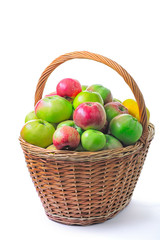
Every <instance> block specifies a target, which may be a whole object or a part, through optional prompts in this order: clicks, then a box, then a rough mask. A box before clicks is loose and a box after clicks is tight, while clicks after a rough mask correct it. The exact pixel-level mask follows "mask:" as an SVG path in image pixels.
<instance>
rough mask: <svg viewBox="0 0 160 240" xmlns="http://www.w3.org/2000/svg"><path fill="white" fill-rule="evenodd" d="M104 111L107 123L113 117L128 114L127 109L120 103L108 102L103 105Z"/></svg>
mask: <svg viewBox="0 0 160 240" xmlns="http://www.w3.org/2000/svg"><path fill="white" fill-rule="evenodd" d="M104 109H105V111H106V116H107V121H108V122H110V121H111V120H112V119H113V118H114V117H116V116H118V115H120V114H124V113H128V109H127V108H126V107H125V106H123V105H122V104H121V103H120V102H110V103H107V104H106V105H104Z"/></svg>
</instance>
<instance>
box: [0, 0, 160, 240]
mask: <svg viewBox="0 0 160 240" xmlns="http://www.w3.org/2000/svg"><path fill="white" fill-rule="evenodd" d="M158 4H159V1H158V0H157V1H156V0H152V1H148V0H145V1H143V0H137V1H136V0H134V1H127V0H126V1H125V0H121V1H115V0H113V1H107V0H106V1H102V0H99V1H94V0H92V1H89V0H85V1H83V0H81V1H71V0H67V1H65V0H63V1H62V0H59V1H54V0H52V1H48V0H46V1H41V0H39V1H34V0H32V1H30V0H28V1H22V0H21V1H18V0H14V1H11V0H10V1H9V0H8V1H7V0H6V1H1V2H0V24H1V28H0V73H1V74H0V82H1V84H0V98H1V101H0V103H1V105H0V114H1V116H0V121H1V123H0V129H1V131H0V141H1V143H0V146H1V159H0V161H1V164H0V169H1V170H0V183H1V185H0V190H1V191H0V194H1V196H0V201H1V203H0V208H1V210H0V218H1V225H0V226H1V231H0V235H3V236H2V237H1V239H4V240H5V239H16V240H20V239H24V240H25V239H31V240H32V239H39V240H41V239H60V240H61V239H70V240H72V239H76V240H78V239H92V240H94V239H107V240H110V239H112V240H113V239H123V240H128V239H136V240H143V239H145V240H158V239H160V187H159V185H160V175H159V171H160V170H159V169H160V153H159V147H160V145H159V143H160V136H159V133H160V108H159V106H160V104H159V98H160V87H159V86H160V85H159V80H160V71H159V69H160V35H159V30H160V14H159V5H158ZM79 50H86V51H91V52H95V53H99V54H102V55H104V56H106V57H109V58H111V59H113V60H114V61H116V62H118V63H119V64H120V65H122V66H123V67H124V68H125V69H126V70H127V71H128V72H129V73H130V74H131V75H132V76H133V78H134V79H135V80H136V82H137V83H138V85H139V87H140V89H141V91H142V92H143V95H144V98H145V101H146V105H147V107H148V108H149V110H150V113H151V119H150V120H151V122H152V123H154V125H155V127H156V135H155V138H154V140H153V142H152V144H151V147H150V149H149V153H148V155H147V159H146V162H145V164H144V167H143V170H142V173H141V176H140V179H139V181H138V184H137V186H136V189H135V191H134V194H133V198H132V201H131V203H130V204H129V206H128V207H127V208H125V209H124V210H123V211H122V212H121V213H119V214H118V215H117V216H116V217H115V218H113V219H112V220H109V221H106V222H105V223H102V224H97V225H92V226H86V227H80V226H67V225H63V224H59V223H56V222H52V221H50V220H48V218H47V217H46V215H45V213H44V210H43V208H42V205H41V202H40V200H39V197H38V195H37V193H36V190H35V188H34V186H33V183H32V181H31V178H30V176H29V173H28V170H27V167H26V164H25V159H24V156H23V153H22V150H21V148H20V145H19V142H18V137H19V132H20V130H21V128H22V126H23V124H24V118H25V115H26V114H27V113H28V112H29V111H31V110H33V107H34V92H35V88H36V84H37V81H38V79H39V77H40V75H41V73H42V71H43V70H44V69H45V68H46V67H47V66H48V65H49V63H50V62H51V61H52V60H54V59H55V58H56V57H58V56H59V55H61V54H64V53H67V52H72V51H79ZM64 77H73V78H76V79H78V80H79V81H80V82H81V83H82V84H85V83H87V84H91V83H101V84H103V85H105V86H106V87H108V88H110V89H111V91H112V93H113V96H114V97H116V98H119V99H121V100H122V101H123V100H125V99H127V98H133V95H132V93H131V91H130V89H129V88H128V87H127V85H126V84H125V83H124V81H123V79H122V78H121V77H120V76H119V75H118V74H117V73H116V72H114V71H113V70H112V69H110V68H108V67H107V66H105V65H102V64H100V63H96V62H93V61H89V60H72V61H69V62H67V63H65V64H63V65H61V66H60V67H59V68H57V69H56V70H55V72H54V73H53V74H52V75H51V76H50V78H49V79H48V82H47V84H46V88H45V92H44V93H50V92H52V91H54V90H55V87H56V84H57V82H58V81H59V80H61V79H62V78H64Z"/></svg>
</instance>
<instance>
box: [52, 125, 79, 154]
mask: <svg viewBox="0 0 160 240" xmlns="http://www.w3.org/2000/svg"><path fill="white" fill-rule="evenodd" d="M79 143H80V135H79V133H78V131H77V130H76V129H75V128H73V127H70V126H62V127H60V128H57V130H56V131H55V133H54V134H53V144H54V146H55V147H56V148H57V149H58V150H60V149H68V150H74V149H76V148H77V147H78V145H79Z"/></svg>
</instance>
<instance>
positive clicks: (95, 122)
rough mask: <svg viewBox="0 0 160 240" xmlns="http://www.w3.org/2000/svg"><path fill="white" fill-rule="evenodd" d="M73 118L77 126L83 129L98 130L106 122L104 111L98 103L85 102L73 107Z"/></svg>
mask: <svg viewBox="0 0 160 240" xmlns="http://www.w3.org/2000/svg"><path fill="white" fill-rule="evenodd" d="M73 120H74V122H75V124H76V125H77V126H78V127H80V128H82V129H84V130H88V129H95V130H100V129H102V128H103V127H104V125H105V123H106V113H105V110H104V107H103V106H102V105H101V104H100V103H98V102H85V103H81V104H80V105H79V106H78V107H77V108H76V109H75V111H74V114H73Z"/></svg>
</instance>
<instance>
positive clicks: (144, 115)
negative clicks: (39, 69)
mask: <svg viewBox="0 0 160 240" xmlns="http://www.w3.org/2000/svg"><path fill="white" fill-rule="evenodd" d="M75 58H82V59H90V60H94V61H97V62H101V63H103V64H105V65H107V66H109V67H111V68H112V69H113V70H115V71H116V72H117V73H119V75H120V76H121V77H122V78H123V79H124V81H125V82H126V83H127V84H128V86H129V87H130V89H131V91H132V92H133V94H134V96H135V99H136V101H137V104H138V107H139V115H140V122H141V124H142V126H143V134H142V137H141V141H142V142H145V140H146V138H147V136H148V122H147V113H146V106H145V102H144V98H143V95H142V93H141V91H140V89H139V87H138V85H137V84H136V82H135V81H134V79H133V78H132V77H131V75H130V74H129V73H128V72H127V71H126V70H125V69H124V68H123V67H121V66H120V65H119V64H118V63H116V62H114V61H112V60H111V59H109V58H106V57H104V56H102V55H99V54H95V53H90V52H87V51H79V52H71V53H67V54H64V55H61V56H60V57H58V58H56V59H55V60H54V61H53V62H52V63H51V64H50V65H49V66H48V67H47V68H46V69H45V70H44V72H43V73H42V75H41V77H40V79H39V81H38V84H37V87H36V92H35V104H36V103H37V102H38V101H39V100H40V99H41V98H42V94H43V90H44V87H45V84H46V81H47V79H48V77H49V76H50V74H51V73H52V72H53V71H54V69H56V68H57V67H58V66H59V65H60V64H62V63H64V62H66V61H68V60H71V59H75Z"/></svg>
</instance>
